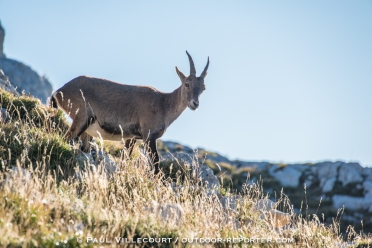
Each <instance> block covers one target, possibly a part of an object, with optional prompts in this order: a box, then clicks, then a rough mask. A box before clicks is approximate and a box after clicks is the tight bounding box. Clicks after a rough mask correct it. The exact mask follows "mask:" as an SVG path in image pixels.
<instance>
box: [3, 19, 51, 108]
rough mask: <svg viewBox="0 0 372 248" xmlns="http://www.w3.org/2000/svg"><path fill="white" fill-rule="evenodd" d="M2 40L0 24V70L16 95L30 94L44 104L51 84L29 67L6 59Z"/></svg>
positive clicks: (49, 92) (49, 93)
mask: <svg viewBox="0 0 372 248" xmlns="http://www.w3.org/2000/svg"><path fill="white" fill-rule="evenodd" d="M4 38H5V31H4V29H3V27H2V26H1V23H0V69H2V71H3V72H4V73H5V75H6V76H7V77H8V81H10V82H11V84H12V85H13V86H14V87H16V89H17V91H18V93H22V92H24V93H26V94H31V95H33V96H35V97H37V98H39V99H41V100H42V102H44V103H45V102H46V100H47V98H48V97H49V96H50V95H51V93H52V91H53V88H52V85H51V83H50V82H49V81H48V79H46V78H45V77H43V76H39V75H38V74H37V73H36V72H35V71H34V70H32V69H31V67H29V66H27V65H25V64H23V63H21V62H18V61H16V60H13V59H9V58H7V57H6V56H5V54H4V51H3V42H4Z"/></svg>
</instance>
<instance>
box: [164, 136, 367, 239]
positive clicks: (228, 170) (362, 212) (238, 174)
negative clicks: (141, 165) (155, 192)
mask: <svg viewBox="0 0 372 248" xmlns="http://www.w3.org/2000/svg"><path fill="white" fill-rule="evenodd" d="M160 150H161V152H162V154H163V156H164V155H165V156H166V154H167V153H184V154H188V155H189V156H197V157H198V159H199V160H200V161H201V162H202V161H204V164H207V165H208V166H209V167H210V168H212V169H213V171H214V172H215V174H216V175H218V177H219V178H220V180H221V179H222V181H223V184H224V185H225V186H227V187H230V188H232V189H236V190H240V189H241V188H242V185H243V184H250V183H254V182H257V181H258V180H262V183H263V188H264V191H265V192H267V193H268V194H270V198H272V199H273V200H274V199H275V197H276V195H279V194H280V191H281V190H282V189H283V190H284V193H285V194H287V195H288V197H289V199H290V200H291V202H292V204H293V207H294V209H295V211H296V212H297V213H302V214H307V215H312V214H317V215H319V217H321V219H322V213H324V214H325V216H326V220H325V221H326V222H331V221H332V217H335V216H336V214H337V211H338V209H342V208H344V213H343V216H342V221H341V224H342V225H341V229H343V231H345V230H346V227H347V225H349V224H352V225H353V226H355V227H356V229H357V230H358V229H361V228H362V226H361V222H363V229H364V232H366V233H368V232H372V168H368V167H362V166H361V165H360V164H358V163H346V162H341V161H336V162H332V161H324V162H318V163H307V164H274V163H269V162H247V161H240V160H234V161H231V160H229V159H228V158H226V157H224V156H221V155H219V154H218V153H214V152H208V151H206V150H204V149H201V148H198V149H195V150H194V149H192V148H190V147H188V146H184V145H181V144H179V143H176V142H170V141H163V143H162V145H161V146H160ZM195 152H196V153H195ZM306 205H307V207H306Z"/></svg>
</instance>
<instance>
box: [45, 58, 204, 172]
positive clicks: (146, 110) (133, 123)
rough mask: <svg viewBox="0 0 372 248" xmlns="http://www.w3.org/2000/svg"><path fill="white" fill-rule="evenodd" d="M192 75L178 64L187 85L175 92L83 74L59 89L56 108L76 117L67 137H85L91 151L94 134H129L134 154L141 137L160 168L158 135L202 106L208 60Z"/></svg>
mask: <svg viewBox="0 0 372 248" xmlns="http://www.w3.org/2000/svg"><path fill="white" fill-rule="evenodd" d="M186 53H187V56H188V58H189V62H190V75H189V76H188V77H186V76H185V75H184V74H183V73H182V72H181V71H180V70H179V69H178V68H177V66H176V72H177V74H178V76H179V78H180V79H181V82H182V84H181V86H180V87H178V88H177V89H176V90H174V91H173V92H172V93H163V92H161V91H158V90H156V89H155V88H153V87H149V86H134V85H126V84H120V83H116V82H112V81H109V80H106V79H100V78H92V77H87V76H80V77H77V78H75V79H73V80H71V81H70V82H68V83H67V84H65V85H64V86H63V87H62V88H60V89H58V90H56V91H55V92H54V93H53V94H52V96H51V99H50V105H51V107H53V108H58V107H59V108H61V109H62V110H63V111H64V112H65V113H66V114H68V115H69V116H70V118H71V119H72V124H71V126H70V129H69V131H68V132H67V133H66V137H67V138H69V139H70V140H71V139H75V138H77V137H79V138H80V139H81V141H82V147H81V149H82V150H83V151H89V149H90V141H91V140H92V137H102V139H104V140H115V141H121V140H123V139H124V140H125V147H126V149H127V150H128V154H129V156H130V155H131V153H132V150H133V146H134V144H135V142H136V140H138V139H142V140H143V141H144V144H145V145H146V146H147V147H148V151H149V156H150V158H151V162H152V164H153V165H154V167H155V174H157V173H158V172H159V155H158V151H157V148H156V140H157V139H158V138H160V137H161V136H162V135H163V134H164V132H165V131H166V130H167V128H168V127H169V125H170V124H171V123H172V122H173V121H175V120H176V119H177V118H178V116H180V115H181V113H182V112H183V111H184V110H185V109H186V107H189V108H190V109H191V110H196V109H197V108H198V107H199V97H200V95H201V93H202V92H203V91H204V90H205V85H204V78H205V76H206V75H207V70H208V66H209V57H208V61H207V65H206V66H205V68H204V70H203V72H202V73H201V75H200V76H199V77H197V76H196V71H195V66H194V62H193V60H192V58H191V56H190V54H189V53H188V52H187V51H186Z"/></svg>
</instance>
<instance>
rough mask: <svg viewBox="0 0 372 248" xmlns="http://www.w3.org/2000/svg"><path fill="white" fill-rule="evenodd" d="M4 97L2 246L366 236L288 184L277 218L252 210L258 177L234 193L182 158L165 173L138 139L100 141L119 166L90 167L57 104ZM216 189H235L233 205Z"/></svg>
mask: <svg viewBox="0 0 372 248" xmlns="http://www.w3.org/2000/svg"><path fill="white" fill-rule="evenodd" d="M0 104H1V106H2V108H6V109H7V110H8V112H9V114H10V116H9V117H10V120H9V121H8V122H4V121H3V122H1V123H0V170H1V172H0V182H1V190H0V199H1V200H0V233H1V235H0V245H1V246H2V247H83V246H84V247H87V246H88V247H93V246H98V245H100V242H102V244H101V245H103V246H104V247H106V246H107V247H110V246H115V245H116V244H117V242H119V244H120V245H123V246H127V245H129V244H128V243H125V242H124V241H125V238H126V242H132V241H133V240H135V241H137V244H136V245H137V246H144V247H150V246H154V245H157V246H164V247H169V246H182V247H184V246H185V245H190V246H191V244H189V243H187V242H189V241H191V239H194V243H193V244H194V245H198V244H201V243H202V242H204V243H205V242H207V243H208V244H209V245H213V246H218V247H229V246H232V245H233V244H239V245H241V246H246V245H248V246H256V245H259V246H262V247H281V246H283V245H285V244H287V243H288V242H289V243H290V245H292V246H297V247H336V246H339V245H342V244H352V245H353V246H357V244H359V245H361V244H362V243H363V242H364V244H365V242H367V241H366V240H364V241H363V242H362V243H361V240H363V239H364V238H365V237H364V236H363V235H362V234H357V233H355V232H353V228H352V227H350V228H349V230H348V233H347V235H344V236H343V235H341V233H340V231H339V218H340V216H338V217H337V218H336V219H334V221H333V223H332V224H331V225H324V224H323V222H324V221H323V220H322V219H319V218H317V217H316V216H307V217H305V218H303V217H301V216H296V215H294V214H293V211H292V206H291V203H290V202H289V200H288V198H287V197H286V196H285V195H284V193H282V194H280V195H278V197H277V199H278V202H277V204H276V206H277V207H276V208H277V209H278V210H281V211H283V212H286V213H289V214H291V222H290V224H289V225H286V226H285V227H278V225H277V223H276V216H269V217H267V216H264V215H263V214H262V212H261V211H259V210H257V203H258V202H259V200H262V199H265V197H266V196H265V195H264V194H263V190H262V183H256V184H250V185H245V186H242V189H241V193H239V195H237V196H235V195H233V193H231V192H234V190H229V189H227V188H226V187H221V188H218V189H214V190H211V189H209V188H208V187H206V186H205V185H203V184H202V183H200V182H197V181H196V180H195V178H194V177H195V175H193V173H189V172H188V171H187V170H185V166H184V163H183V162H182V161H181V162H180V164H178V163H176V162H175V161H173V162H171V161H170V162H163V163H162V167H163V169H164V171H167V173H166V175H164V174H162V175H161V176H160V177H154V176H153V175H152V173H151V171H150V170H149V168H150V165H149V163H148V160H147V158H146V157H145V156H143V155H141V153H140V152H139V149H136V154H135V155H134V156H133V157H132V158H131V159H127V158H126V157H127V156H125V151H123V150H122V149H121V145H120V146H119V145H117V144H112V143H106V142H98V144H97V145H98V146H100V147H101V148H103V149H105V150H106V151H107V152H108V153H110V154H111V156H112V157H111V159H112V160H113V161H115V162H116V165H117V167H118V169H119V170H118V171H117V172H115V173H111V174H108V173H107V171H105V167H104V165H103V164H102V163H98V164H97V165H96V166H95V167H93V168H92V166H91V165H90V164H89V163H88V162H89V159H82V157H84V156H82V154H81V152H80V151H79V150H78V149H77V146H70V145H69V144H68V143H66V141H64V140H63V138H62V137H63V134H64V133H65V132H66V130H67V128H68V124H66V121H65V119H64V117H63V114H62V113H61V112H59V113H58V115H57V116H56V117H53V118H50V117H49V113H48V109H46V108H45V106H43V105H42V104H41V103H40V102H39V101H38V100H36V99H34V98H30V97H25V96H22V97H15V96H13V95H12V94H10V93H8V92H5V91H0ZM162 149H165V148H162ZM78 171H79V173H77V172H78ZM169 175H171V177H169ZM226 180H227V179H226ZM230 187H231V186H230ZM222 199H224V200H226V199H236V201H234V203H235V206H234V207H228V206H226V204H223V203H222ZM304 209H306V206H304ZM155 238H156V239H155ZM159 238H160V240H159ZM196 238H202V239H204V240H200V239H199V240H198V242H196V240H195V239H196ZM258 238H260V240H258ZM208 239H209V240H208ZM261 239H263V240H261ZM138 241H141V243H139V242H138ZM146 241H147V242H146ZM158 241H161V243H157V242H158ZM208 241H209V242H208ZM149 242H155V243H149ZM345 242H347V243H345Z"/></svg>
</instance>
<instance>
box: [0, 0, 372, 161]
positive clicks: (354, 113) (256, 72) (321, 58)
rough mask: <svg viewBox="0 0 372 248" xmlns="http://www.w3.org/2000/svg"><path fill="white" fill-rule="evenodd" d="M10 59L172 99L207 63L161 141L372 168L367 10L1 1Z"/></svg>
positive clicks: (321, 4)
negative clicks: (201, 80) (202, 87)
mask: <svg viewBox="0 0 372 248" xmlns="http://www.w3.org/2000/svg"><path fill="white" fill-rule="evenodd" d="M0 20H1V22H2V25H3V26H4V27H5V29H6V37H5V44H4V46H5V47H4V50H5V54H6V55H7V57H8V58H13V59H17V60H19V61H23V62H24V63H26V64H28V65H30V66H31V67H32V68H33V69H35V70H36V71H37V72H39V73H40V74H42V75H46V76H47V77H48V78H49V79H50V80H51V82H52V83H53V86H54V89H57V88H59V87H60V86H62V85H63V84H65V83H66V82H68V81H69V80H71V79H73V78H74V77H76V76H79V75H84V74H85V75H90V76H96V77H101V78H106V79H110V80H114V81H118V82H122V83H126V84H135V85H151V86H154V87H155V88H157V89H159V90H161V91H165V92H170V91H173V90H174V89H175V88H176V87H178V86H179V85H180V80H179V79H178V77H177V74H176V72H175V70H174V66H175V65H177V66H178V67H179V68H180V69H181V70H182V71H183V72H185V73H188V72H189V65H188V60H187V56H186V54H185V50H186V49H187V50H188V51H189V52H190V54H191V55H192V56H193V58H194V61H195V64H196V68H197V73H200V72H201V71H202V70H203V68H204V66H205V64H206V61H207V56H210V60H211V64H210V67H209V73H208V76H207V77H206V81H205V83H206V86H207V90H206V91H205V92H204V93H203V95H202V96H201V99H200V108H199V110H198V111H196V112H193V111H191V110H189V109H187V110H185V112H184V113H183V114H182V115H181V116H180V117H179V118H178V119H177V120H176V121H175V122H174V123H173V124H172V125H171V126H170V127H169V129H168V130H167V132H166V134H165V135H164V136H163V139H164V140H174V141H178V142H181V143H183V144H186V145H190V146H192V147H194V148H196V147H204V148H207V149H210V150H214V151H218V152H220V153H221V154H223V155H227V156H228V157H229V158H231V159H235V158H240V159H244V160H266V161H273V162H286V163H291V162H308V161H309V162H317V161H322V160H332V161H334V160H343V161H358V162H360V163H361V164H362V165H363V166H372V1H367V0H360V1H349V0H347V1H345V0H328V1H323V0H321V1H320V0H312V1H295V0H293V1H276V0H273V1H248V0H244V1H216V0H213V1H212V0H210V1H192V0H189V1H119V0H117V1H114V0H112V1H92V0H89V1H47V0H37V1H25V0H24V1H19V0H0Z"/></svg>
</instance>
